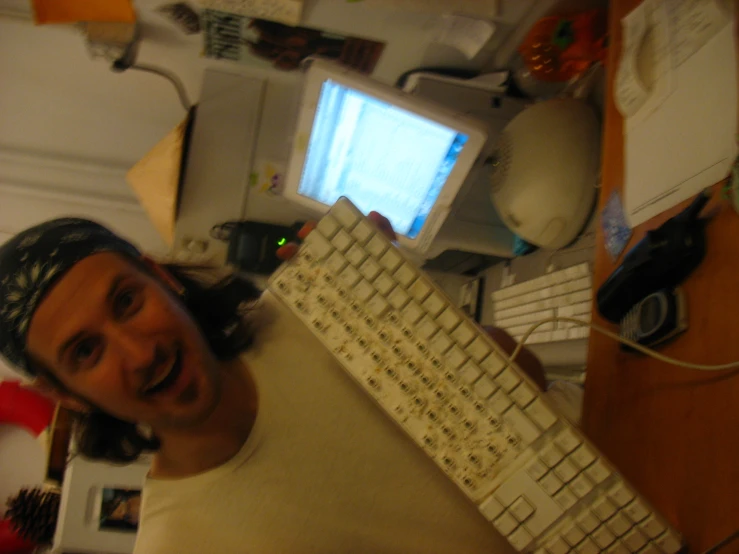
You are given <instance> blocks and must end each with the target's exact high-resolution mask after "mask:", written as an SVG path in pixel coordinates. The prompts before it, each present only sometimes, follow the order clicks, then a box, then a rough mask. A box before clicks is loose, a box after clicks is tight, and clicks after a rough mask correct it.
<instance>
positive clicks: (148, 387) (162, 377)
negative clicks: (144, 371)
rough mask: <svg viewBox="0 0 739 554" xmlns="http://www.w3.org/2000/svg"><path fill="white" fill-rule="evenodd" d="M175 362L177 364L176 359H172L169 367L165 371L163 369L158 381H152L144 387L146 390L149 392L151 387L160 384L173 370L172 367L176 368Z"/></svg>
mask: <svg viewBox="0 0 739 554" xmlns="http://www.w3.org/2000/svg"><path fill="white" fill-rule="evenodd" d="M174 364H175V360H172V363H171V364H170V365H169V367H168V368H167V369H166V370H165V371H162V373H161V375H159V378H158V379H157V380H156V381H154V382H152V383H150V384H149V385H148V386H147V387H146V388H145V389H144V392H149V391H150V390H151V389H153V388H154V387H156V386H157V385H159V384H160V383H161V382H162V381H164V380H165V379H166V378H167V376H168V375H169V374H170V373H171V372H172V369H173V368H174Z"/></svg>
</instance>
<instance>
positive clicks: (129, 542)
mask: <svg viewBox="0 0 739 554" xmlns="http://www.w3.org/2000/svg"><path fill="white" fill-rule="evenodd" d="M147 461H149V460H147V459H143V460H138V461H137V462H134V463H131V464H127V465H117V464H108V463H102V462H93V461H91V460H88V459H86V458H84V457H82V456H74V457H73V458H72V460H71V461H70V462H69V463H68V464H67V467H66V469H65V474H64V486H63V487H62V498H61V505H60V507H59V521H58V522H57V527H56V533H55V535H54V547H53V548H54V550H55V551H59V552H78V553H80V554H130V553H131V552H132V551H133V547H134V544H135V542H136V531H137V530H138V523H139V511H140V508H141V499H142V498H141V492H142V489H143V485H144V481H145V480H146V474H147V473H148V471H149V465H148V463H147Z"/></svg>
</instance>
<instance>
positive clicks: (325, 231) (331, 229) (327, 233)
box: [316, 214, 340, 239]
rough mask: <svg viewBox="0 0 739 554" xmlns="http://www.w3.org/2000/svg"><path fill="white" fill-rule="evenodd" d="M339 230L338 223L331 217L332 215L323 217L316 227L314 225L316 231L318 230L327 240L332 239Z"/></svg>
mask: <svg viewBox="0 0 739 554" xmlns="http://www.w3.org/2000/svg"><path fill="white" fill-rule="evenodd" d="M339 228H340V225H339V222H338V221H336V219H334V218H333V217H332V214H328V215H325V216H323V217H322V218H321V220H320V221H319V222H318V225H316V229H318V230H319V231H320V232H321V234H322V235H323V236H324V237H326V238H327V239H330V238H332V237H333V236H334V235H335V234H336V232H337V231H338V230H339Z"/></svg>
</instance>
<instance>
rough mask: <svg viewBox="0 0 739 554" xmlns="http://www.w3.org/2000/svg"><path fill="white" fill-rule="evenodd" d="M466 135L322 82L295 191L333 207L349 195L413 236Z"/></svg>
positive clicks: (338, 85)
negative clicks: (341, 198) (342, 197)
mask: <svg viewBox="0 0 739 554" xmlns="http://www.w3.org/2000/svg"><path fill="white" fill-rule="evenodd" d="M467 139H468V136H467V135H465V134H462V133H459V132H457V131H456V130H454V129H451V128H449V127H446V126H444V125H441V124H440V123H437V122H435V121H433V120H431V119H428V118H426V117H423V116H420V115H418V114H415V113H413V112H410V111H407V110H404V109H401V108H398V107H396V106H393V105H392V104H388V103H387V102H384V101H382V100H378V99H377V98H374V97H372V96H370V95H368V94H366V93H363V92H359V91H357V90H354V89H351V88H349V87H347V86H345V85H342V84H339V83H337V82H335V81H331V80H326V81H325V82H324V83H323V85H322V86H321V93H320V97H319V100H318V106H317V108H316V113H315V120H314V122H313V130H312V132H311V135H310V140H309V142H308V150H307V153H306V157H305V163H304V166H303V174H302V175H301V178H300V183H299V185H298V193H299V194H302V195H304V196H307V197H308V198H312V199H313V200H316V201H318V202H321V203H323V204H327V205H332V204H333V203H334V202H336V201H337V200H338V199H339V198H340V197H341V196H346V197H348V198H349V199H350V200H351V201H352V202H353V203H354V204H355V205H356V206H357V208H359V209H360V210H362V212H364V213H368V212H369V211H370V210H375V211H378V212H380V213H381V214H383V215H384V216H385V217H387V218H388V219H389V220H390V222H391V223H392V224H393V228H394V229H395V231H396V232H397V233H399V234H402V235H405V236H407V237H409V238H416V237H417V236H418V233H419V232H420V231H421V229H422V228H423V225H424V223H425V222H426V218H427V217H428V215H429V213H430V212H431V209H432V208H433V206H434V203H435V202H436V199H437V198H438V197H439V194H440V193H441V190H442V188H443V187H444V183H446V180H447V179H448V178H449V174H450V173H451V172H452V169H453V168H454V165H455V164H456V163H457V158H458V157H459V153H460V152H461V151H462V148H463V147H464V144H465V143H466V142H467Z"/></svg>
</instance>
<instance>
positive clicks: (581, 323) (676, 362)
mask: <svg viewBox="0 0 739 554" xmlns="http://www.w3.org/2000/svg"><path fill="white" fill-rule="evenodd" d="M556 322H565V323H574V324H575V325H579V326H581V327H590V328H591V329H593V331H596V332H598V333H600V334H602V335H605V336H607V337H609V338H611V339H613V340H616V341H618V342H622V343H623V344H625V345H627V346H629V347H631V348H633V349H634V350H636V351H638V352H641V353H642V354H646V355H647V356H650V357H652V358H654V359H656V360H660V361H661V362H665V363H667V364H671V365H675V366H678V367H686V368H688V369H698V370H701V371H723V370H727V369H739V361H737V362H729V363H726V364H718V365H704V364H694V363H691V362H684V361H682V360H677V359H675V358H671V357H669V356H665V355H664V354H660V353H659V352H655V351H654V350H652V349H650V348H647V347H645V346H642V345H641V344H639V343H636V342H634V341H631V340H629V339H625V338H623V337H621V336H619V335H617V334H616V333H614V332H612V331H609V330H608V329H606V328H604V327H601V326H600V325H597V324H595V323H590V322H588V321H583V320H582V319H576V318H572V317H550V318H547V319H544V320H542V321H539V322H538V323H534V324H533V325H532V326H531V327H529V329H528V330H527V331H526V333H524V335H523V337H521V340H520V341H519V342H518V345H517V346H516V349H515V350H514V351H513V353H512V354H511V356H510V357H509V359H508V362H509V363H513V360H515V359H516V357H517V356H518V355H519V354H520V353H521V350H522V349H523V347H524V344H525V343H526V341H527V340H528V338H529V337H530V336H531V333H533V332H534V331H535V330H536V329H538V328H539V327H541V326H542V325H544V324H546V323H556Z"/></svg>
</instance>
